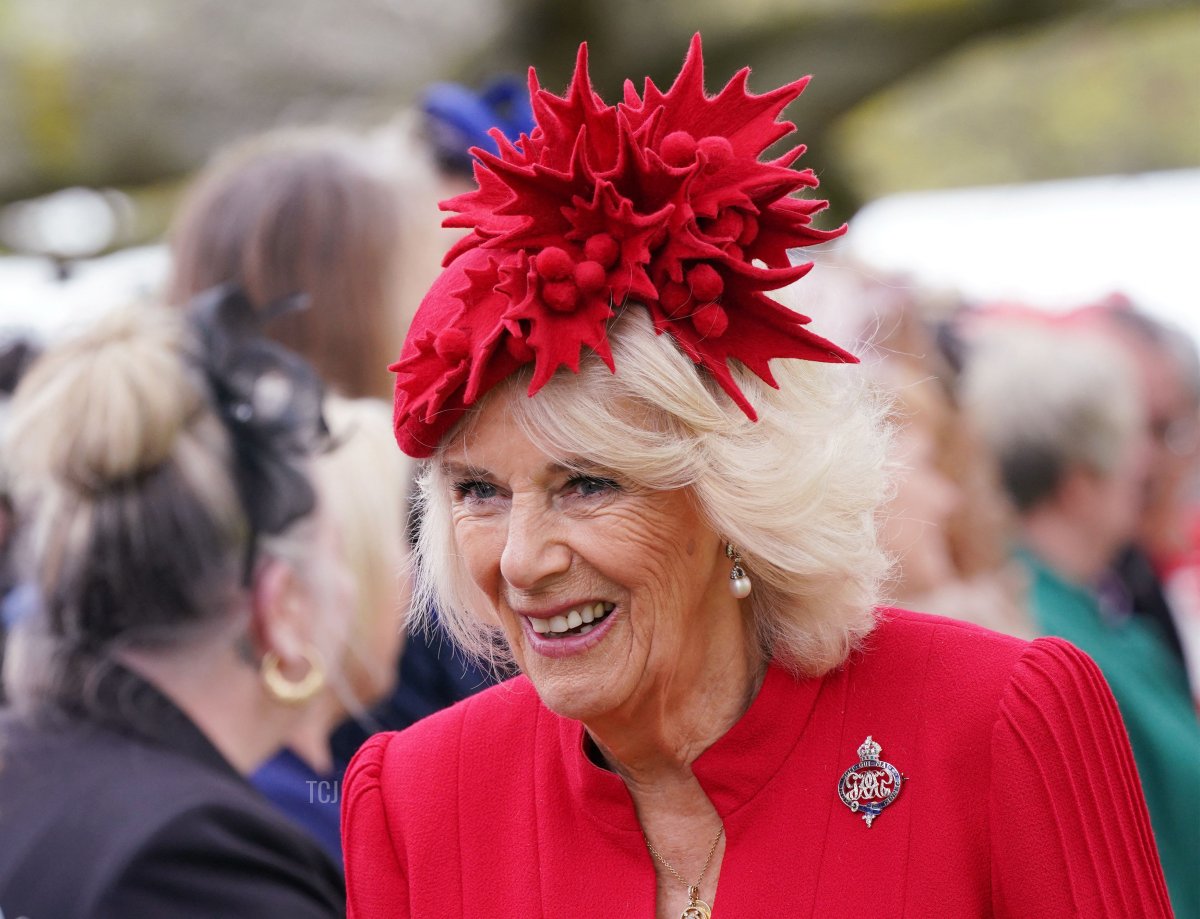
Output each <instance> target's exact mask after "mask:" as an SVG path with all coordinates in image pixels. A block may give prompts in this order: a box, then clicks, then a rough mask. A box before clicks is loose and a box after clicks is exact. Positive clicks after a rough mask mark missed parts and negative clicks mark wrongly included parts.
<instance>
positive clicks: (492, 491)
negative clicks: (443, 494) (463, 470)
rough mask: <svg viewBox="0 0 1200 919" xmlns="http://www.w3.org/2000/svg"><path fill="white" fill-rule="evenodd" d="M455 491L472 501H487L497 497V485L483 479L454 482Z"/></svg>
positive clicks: (461, 496) (459, 495)
mask: <svg viewBox="0 0 1200 919" xmlns="http://www.w3.org/2000/svg"><path fill="white" fill-rule="evenodd" d="M454 493H455V494H456V495H458V497H460V498H466V499H468V500H472V501H487V500H488V499H489V498H494V497H496V486H495V485H493V484H492V483H491V482H485V481H483V480H482V479H464V480H463V481H461V482H455V483H454Z"/></svg>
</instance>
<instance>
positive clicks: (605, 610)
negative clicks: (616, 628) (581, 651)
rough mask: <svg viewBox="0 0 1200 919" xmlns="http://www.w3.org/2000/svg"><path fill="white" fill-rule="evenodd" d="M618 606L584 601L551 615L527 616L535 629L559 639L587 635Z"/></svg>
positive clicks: (540, 633) (539, 632)
mask: <svg viewBox="0 0 1200 919" xmlns="http://www.w3.org/2000/svg"><path fill="white" fill-rule="evenodd" d="M615 607H616V604H615V603H607V602H604V601H597V602H596V603H582V604H580V605H579V606H575V607H572V608H571V609H569V610H566V611H564V612H562V613H559V614H558V615H555V616H550V617H541V616H526V617H525V618H526V619H528V620H529V624H530V625H531V626H532V627H533V630H534V631H535V632H537V634H539V635H544V636H545V637H547V638H551V639H557V638H563V637H565V636H567V635H586V634H587V633H588V632H590V631H592V629H593V628H595V627H596V626H598V625H599V624H600V623H601V622H603V621H604V619H605V617H606V616H608V614H609V613H611V612H612V611H613V609H614V608H615Z"/></svg>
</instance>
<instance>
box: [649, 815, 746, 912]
mask: <svg viewBox="0 0 1200 919" xmlns="http://www.w3.org/2000/svg"><path fill="white" fill-rule="evenodd" d="M724 835H725V824H721V828H720V829H719V830H717V835H716V838H715V839H713V841H712V845H711V846H709V847H708V858H706V859H705V860H704V867H703V868H701V869H700V877H698V878H696V883H695V884H689V883H688V882H687V881H686V880H685V879H684V877H683V875H681V874H680V873H679V872H678V871H676V870H675V868H674V866H672V865H671V863H670V862H669V861H667V860H666V859H665V858H663V857H662V855H661V854H660V853H659V851H658V849H656V848H654V843H652V842H651V841H650V837H649V836H647V835H646V831H645V830H643V831H642V839H644V840H646V848H647V849H649V850H650V854H651V855H653V856H654V857H655V858H656V859H657V860H658V862H659V864H661V865H662V866H663V867H664V868H666V869H667V870H668V871H670V872H671V874H672V875H673V876H674V877H675V879H676V880H677V881H679V883H680V884H682V885H683V886H684V887H686V888H687V892H688V908H687V909H685V910H684V911H683V914H684V916H688V915H704V916H708V915H710V913H711V907H710V906H709V905H708V904H707V903H705V902H704V901H703V900H701V899H700V885H701V884H702V883H703V882H704V876H705V875H706V874H708V868H709V866H710V865H711V864H712V860H713V856H714V855H716V854H717V846H718V845H720V843H721V837H722V836H724ZM700 907H702V908H703V912H702V913H701V912H698V911H697V912H696V913H690V912H689V911H691V910H698V908H700Z"/></svg>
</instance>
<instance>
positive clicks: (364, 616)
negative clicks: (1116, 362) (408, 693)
mask: <svg viewBox="0 0 1200 919" xmlns="http://www.w3.org/2000/svg"><path fill="white" fill-rule="evenodd" d="M325 419H326V421H327V422H328V424H329V430H330V434H331V436H332V439H333V442H334V445H335V446H334V449H332V450H330V451H329V452H327V453H324V454H322V455H320V456H318V457H317V458H316V460H315V461H314V463H313V467H314V473H315V475H316V478H317V480H318V481H319V482H320V483H321V498H322V501H323V504H324V511H325V513H326V515H327V516H328V518H329V519H330V520H331V522H332V523H333V525H334V527H335V528H336V529H337V531H338V535H339V539H340V542H341V546H342V553H343V556H344V558H345V560H346V564H347V566H348V567H349V569H350V572H351V573H352V574H353V576H354V581H355V585H356V588H357V589H356V592H355V598H356V602H355V608H354V609H353V610H341V611H339V614H340V615H344V616H349V617H350V620H351V621H350V629H349V635H348V638H347V645H346V652H347V655H348V656H349V660H348V661H347V662H346V665H347V671H348V672H350V673H352V672H353V671H354V669H355V668H358V669H362V670H365V671H367V675H368V676H369V677H370V678H371V680H372V682H375V683H378V682H381V681H382V680H384V679H385V678H386V679H387V680H391V679H394V677H395V662H394V661H392V662H390V665H389V666H388V672H387V673H386V674H382V673H375V672H371V671H372V668H373V667H375V666H377V662H376V658H377V654H375V653H374V649H372V648H371V647H369V646H368V644H367V643H368V642H370V641H371V640H372V636H373V634H374V628H375V626H376V625H377V624H378V623H379V621H380V617H389V618H391V619H393V621H394V622H395V627H396V630H397V631H399V630H400V628H401V622H402V614H403V613H404V612H405V611H404V610H401V609H399V608H398V602H399V600H398V598H399V596H400V593H401V591H400V585H401V583H402V580H403V579H405V578H407V577H408V570H407V562H408V549H409V543H408V493H409V489H410V487H411V486H412V479H413V466H414V464H413V461H412V460H410V459H409V458H408V457H407V456H405V455H404V454H403V453H401V452H400V451H399V450H397V449H396V442H395V438H394V437H393V435H392V413H391V406H389V405H388V404H387V403H386V402H383V401H382V400H379V399H345V398H342V397H339V396H330V397H328V398H327V399H326V401H325ZM351 688H352V689H353V687H351ZM344 701H345V702H346V705H347V708H349V709H350V710H351V711H355V710H356V707H357V706H358V705H359V704H360V703H363V702H369V701H372V700H370V699H363V698H357V697H352V698H349V699H346V700H344Z"/></svg>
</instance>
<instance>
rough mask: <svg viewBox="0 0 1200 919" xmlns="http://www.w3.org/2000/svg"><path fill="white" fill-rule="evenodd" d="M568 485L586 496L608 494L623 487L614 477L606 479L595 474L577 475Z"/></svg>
mask: <svg viewBox="0 0 1200 919" xmlns="http://www.w3.org/2000/svg"><path fill="white" fill-rule="evenodd" d="M567 485H568V486H569V487H570V488H571V489H573V490H574V491H575V492H577V493H578V494H579V495H580V496H582V497H584V498H591V497H594V496H596V495H603V494H608V493H609V492H613V491H619V490H620V488H621V486H620V485H618V484H617V483H616V482H614V481H613V480H612V479H605V478H602V477H601V476H594V475H580V476H575V478H573V479H571V480H570V481H569V482H568V483H567Z"/></svg>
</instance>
